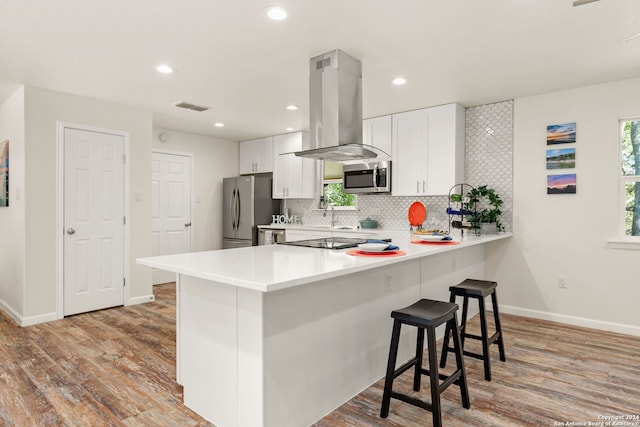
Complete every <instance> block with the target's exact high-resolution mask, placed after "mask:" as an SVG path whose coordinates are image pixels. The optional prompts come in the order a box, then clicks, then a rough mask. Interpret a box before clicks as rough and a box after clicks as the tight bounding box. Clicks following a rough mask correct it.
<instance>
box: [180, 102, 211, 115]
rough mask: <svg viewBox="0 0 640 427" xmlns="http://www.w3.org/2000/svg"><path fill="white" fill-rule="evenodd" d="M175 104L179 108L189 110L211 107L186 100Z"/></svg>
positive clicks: (202, 109)
mask: <svg viewBox="0 0 640 427" xmlns="http://www.w3.org/2000/svg"><path fill="white" fill-rule="evenodd" d="M173 105H175V106H176V107H179V108H185V109H187V110H193V111H199V112H202V111H207V110H208V109H209V107H203V106H202V105H196V104H192V103H190V102H186V101H180V102H176V103H175V104H173Z"/></svg>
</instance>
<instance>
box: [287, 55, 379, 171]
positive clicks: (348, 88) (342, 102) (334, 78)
mask: <svg viewBox="0 0 640 427" xmlns="http://www.w3.org/2000/svg"><path fill="white" fill-rule="evenodd" d="M309 71H310V72H309V134H310V135H309V136H310V144H309V145H310V146H309V149H308V150H304V151H298V152H296V153H295V155H296V156H299V157H310V158H313V159H319V160H333V161H347V160H357V159H369V158H374V157H377V153H376V152H375V151H373V147H371V148H372V149H369V148H365V147H368V146H365V145H363V143H362V64H361V62H360V61H359V60H357V59H356V58H353V57H351V56H349V55H347V54H346V53H344V52H342V51H341V50H338V49H336V50H333V51H331V52H327V53H325V54H323V55H319V56H316V57H314V58H311V60H310V70H309Z"/></svg>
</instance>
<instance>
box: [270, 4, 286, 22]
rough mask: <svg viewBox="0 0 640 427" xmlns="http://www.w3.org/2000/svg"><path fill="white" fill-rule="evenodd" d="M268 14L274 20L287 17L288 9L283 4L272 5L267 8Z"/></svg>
mask: <svg viewBox="0 0 640 427" xmlns="http://www.w3.org/2000/svg"><path fill="white" fill-rule="evenodd" d="M267 16H268V17H269V18H270V19H273V20H274V21H282V20H284V19H287V11H286V10H285V9H284V8H283V7H281V6H270V7H268V8H267Z"/></svg>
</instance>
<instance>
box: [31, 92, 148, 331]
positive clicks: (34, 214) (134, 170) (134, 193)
mask: <svg viewBox="0 0 640 427" xmlns="http://www.w3.org/2000/svg"><path fill="white" fill-rule="evenodd" d="M25 113H26V114H25V123H26V138H25V141H26V189H25V191H24V196H25V199H26V275H25V294H24V301H25V305H24V312H23V324H30V323H37V322H39V321H43V320H50V319H51V315H52V314H55V312H56V268H57V264H56V233H57V232H58V231H59V230H56V197H57V196H56V177H57V175H56V174H57V172H56V138H57V133H56V131H57V122H58V121H63V122H70V123H77V124H82V125H88V126H94V127H99V128H106V129H115V130H120V131H125V132H128V133H129V138H130V139H129V156H128V167H129V170H130V186H131V188H130V200H129V204H130V215H129V218H128V221H129V224H130V230H131V236H130V246H129V266H128V267H129V286H130V288H129V290H128V292H129V300H127V301H126V302H125V303H126V304H131V303H136V302H144V301H148V300H150V299H151V298H152V285H151V270H150V269H149V268H147V267H144V266H139V265H137V264H136V263H135V259H136V258H138V257H143V256H149V255H151V179H150V177H151V139H152V134H151V130H152V116H151V113H150V112H147V111H141V110H137V109H134V108H131V107H125V106H122V105H115V104H109V103H106V102H102V101H97V100H93V99H87V98H82V97H78V96H73V95H69V94H63V93H59V92H53V91H49V90H43V89H36V88H32V87H26V88H25ZM54 318H55V317H54Z"/></svg>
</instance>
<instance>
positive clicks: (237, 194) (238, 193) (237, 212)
mask: <svg viewBox="0 0 640 427" xmlns="http://www.w3.org/2000/svg"><path fill="white" fill-rule="evenodd" d="M236 191H237V192H236V226H237V227H238V228H240V189H238V190H236Z"/></svg>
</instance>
